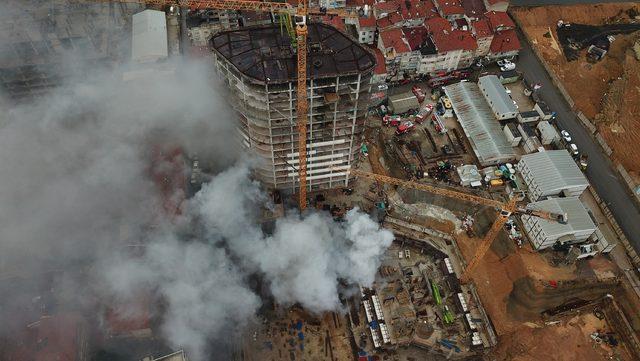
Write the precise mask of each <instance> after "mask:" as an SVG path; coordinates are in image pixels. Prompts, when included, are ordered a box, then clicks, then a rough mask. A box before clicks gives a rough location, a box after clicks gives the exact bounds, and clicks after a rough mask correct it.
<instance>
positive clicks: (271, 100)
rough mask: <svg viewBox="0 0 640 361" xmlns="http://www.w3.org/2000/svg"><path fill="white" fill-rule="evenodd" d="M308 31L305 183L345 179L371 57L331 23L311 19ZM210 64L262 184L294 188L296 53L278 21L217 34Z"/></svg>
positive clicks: (356, 145) (323, 184) (360, 125)
mask: <svg viewBox="0 0 640 361" xmlns="http://www.w3.org/2000/svg"><path fill="white" fill-rule="evenodd" d="M308 27H309V37H308V51H309V54H308V61H307V63H308V74H309V79H308V94H307V96H308V101H309V114H308V130H307V154H308V158H307V174H308V176H307V185H308V187H309V189H310V190H316V189H322V188H331V187H337V186H346V185H348V183H349V176H348V174H347V172H346V170H348V169H349V168H350V167H351V164H352V163H353V162H354V160H355V159H356V158H357V156H358V154H359V150H360V145H361V144H360V140H361V137H362V133H363V131H364V123H365V114H366V112H367V105H368V101H369V92H370V79H371V76H372V72H373V70H374V67H375V64H376V59H375V56H374V55H373V54H372V53H371V52H370V51H369V50H368V49H366V48H364V47H363V46H361V45H360V44H358V43H357V42H355V41H353V40H352V39H351V38H350V37H348V36H346V35H345V34H344V33H343V32H341V31H338V30H336V29H335V28H334V27H332V26H329V25H326V24H321V23H311V24H309V25H308ZM212 45H213V49H214V56H215V63H216V67H217V70H218V72H219V74H220V75H221V77H222V78H223V80H224V81H225V83H226V84H227V86H228V87H229V89H230V97H231V105H232V106H233V107H234V108H235V109H236V110H237V112H238V114H239V119H238V126H237V131H238V135H239V139H240V141H241V143H242V144H243V146H244V148H246V149H247V150H248V151H249V152H250V153H252V154H254V155H255V156H257V158H258V159H260V162H259V165H258V166H257V167H256V171H255V175H256V177H257V178H258V179H259V180H261V181H262V182H263V183H264V184H265V185H266V186H267V187H269V188H275V189H281V190H292V189H295V188H296V187H298V172H297V170H296V169H297V166H298V164H299V160H298V131H297V124H296V123H297V122H296V84H297V78H296V73H297V67H296V54H295V51H294V49H293V48H292V47H291V46H290V40H289V38H288V36H287V35H286V33H285V34H283V33H281V32H280V28H279V27H277V26H262V27H255V28H244V29H241V30H235V31H225V32H221V33H218V34H217V35H215V36H214V37H213V39H212Z"/></svg>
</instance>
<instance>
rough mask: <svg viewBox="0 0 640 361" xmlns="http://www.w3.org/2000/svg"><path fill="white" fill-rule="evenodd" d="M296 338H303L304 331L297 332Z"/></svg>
mask: <svg viewBox="0 0 640 361" xmlns="http://www.w3.org/2000/svg"><path fill="white" fill-rule="evenodd" d="M298 339H300V340H304V333H302V332H298Z"/></svg>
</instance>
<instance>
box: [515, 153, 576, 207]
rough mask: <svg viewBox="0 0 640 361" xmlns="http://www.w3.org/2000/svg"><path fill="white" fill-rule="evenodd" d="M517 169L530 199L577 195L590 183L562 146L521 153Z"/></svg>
mask: <svg viewBox="0 0 640 361" xmlns="http://www.w3.org/2000/svg"><path fill="white" fill-rule="evenodd" d="M516 169H517V170H518V172H520V174H521V175H522V178H523V180H524V182H525V184H526V185H527V188H528V193H527V194H528V196H529V199H531V200H532V201H538V200H541V199H544V198H545V197H549V196H565V197H573V196H579V195H580V194H582V192H583V191H584V190H585V189H587V187H588V186H589V182H588V181H587V179H586V178H585V176H584V174H583V173H582V172H581V171H580V168H578V165H577V164H576V162H575V161H574V160H573V158H572V157H571V155H570V154H569V153H568V152H567V151H566V150H564V149H561V150H547V151H544V152H537V153H532V154H527V155H523V156H522V158H521V159H520V162H518V164H517V165H516Z"/></svg>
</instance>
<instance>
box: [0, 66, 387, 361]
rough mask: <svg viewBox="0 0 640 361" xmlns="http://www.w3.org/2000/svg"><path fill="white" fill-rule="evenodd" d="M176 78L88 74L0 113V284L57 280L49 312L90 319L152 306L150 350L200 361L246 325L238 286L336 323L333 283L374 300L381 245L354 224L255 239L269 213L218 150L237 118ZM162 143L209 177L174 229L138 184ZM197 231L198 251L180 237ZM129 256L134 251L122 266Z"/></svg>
mask: <svg viewBox="0 0 640 361" xmlns="http://www.w3.org/2000/svg"><path fill="white" fill-rule="evenodd" d="M174 65H175V67H176V69H178V70H177V73H176V74H175V75H166V74H165V75H158V76H145V77H144V79H143V80H137V81H130V82H123V81H122V80H121V79H122V76H121V73H120V72H112V71H107V72H97V73H96V74H92V76H90V77H87V78H80V79H72V80H71V81H70V82H69V83H68V84H66V85H64V86H62V87H61V88H60V89H57V90H55V91H53V92H52V93H51V94H50V95H48V96H46V97H44V98H42V99H40V100H37V101H34V102H31V103H27V104H19V105H18V104H13V103H12V101H10V100H7V99H4V100H2V101H0V107H2V108H1V109H0V242H1V243H0V247H1V249H0V274H1V275H2V277H0V280H7V279H36V280H38V279H41V278H44V277H45V276H46V274H48V273H49V272H51V271H52V270H56V271H61V272H62V274H63V276H61V279H60V280H59V282H58V283H57V284H56V285H55V287H56V289H58V290H63V291H60V292H63V293H64V294H62V295H57V297H58V302H60V300H64V302H69V303H68V304H64V305H58V306H63V308H65V309H74V308H86V307H93V308H94V309H95V310H97V311H98V312H101V309H100V308H99V307H103V306H105V305H104V302H103V301H104V300H106V302H108V301H109V300H127V299H129V298H131V297H133V296H134V295H136V294H137V293H138V291H140V290H144V291H145V292H149V293H150V294H151V295H153V296H154V299H153V301H157V302H159V303H161V304H162V305H163V307H162V310H163V312H162V314H160V315H156V316H158V318H159V319H161V321H162V325H161V332H162V335H163V336H164V337H165V338H166V340H167V342H168V343H169V344H171V345H172V346H175V347H185V348H186V349H187V350H188V352H189V354H190V358H191V359H193V360H195V361H198V360H204V359H206V358H207V357H210V356H211V354H210V351H211V350H210V349H209V346H208V345H209V343H210V342H211V340H216V339H224V338H225V334H226V332H227V330H228V328H230V327H232V326H237V327H241V326H242V325H243V323H244V322H246V321H247V320H249V319H250V318H251V317H252V316H253V315H254V314H255V313H256V311H257V309H258V308H259V306H260V299H259V296H258V295H256V294H255V292H254V291H252V290H251V289H250V287H249V286H248V282H247V279H248V278H249V277H251V276H253V275H256V274H257V275H259V276H261V277H263V278H264V280H265V281H266V282H267V283H268V285H269V289H270V291H271V293H272V295H273V296H274V298H275V300H276V301H277V302H279V303H281V304H284V305H288V304H293V303H300V304H302V305H303V306H304V307H306V308H307V309H308V310H310V311H314V312H322V311H326V310H336V309H340V307H341V305H340V301H339V299H338V289H339V284H340V281H341V280H344V281H346V282H347V283H361V284H370V283H371V282H372V281H373V279H374V275H375V272H376V270H377V268H378V266H379V258H380V255H381V254H382V252H384V250H385V249H386V248H387V247H388V246H389V244H390V243H391V241H392V239H393V236H392V234H391V233H390V232H389V231H386V230H382V229H380V228H379V226H378V225H377V224H376V223H375V222H373V221H372V220H371V219H369V218H368V216H366V215H365V214H363V213H361V212H359V211H358V210H352V211H350V212H349V213H348V214H347V216H346V218H345V221H344V222H343V223H336V222H334V221H333V220H332V219H331V217H329V216H328V215H327V214H324V213H317V212H311V213H309V214H306V215H304V216H300V215H299V214H297V212H296V211H294V210H290V211H289V212H288V216H286V217H284V218H282V219H280V220H278V221H277V223H276V227H275V230H274V231H273V233H272V234H264V233H263V232H262V230H261V228H260V225H259V219H258V213H259V205H260V204H262V203H265V202H267V197H266V196H265V193H264V191H263V190H262V189H261V188H260V185H259V184H258V183H257V182H255V181H252V180H251V177H250V174H251V171H250V164H251V163H250V162H247V161H245V160H240V159H239V158H238V157H237V154H238V152H237V150H236V148H234V143H233V142H231V141H230V140H231V139H232V136H231V134H234V132H235V130H234V129H233V126H234V121H235V118H234V115H233V114H232V112H231V111H230V106H229V105H228V104H226V103H225V102H224V96H223V91H222V90H220V88H219V87H217V86H216V85H215V83H214V82H212V80H211V79H210V78H209V76H208V75H207V74H209V72H210V70H211V69H209V68H208V67H207V65H205V64H199V63H195V62H186V61H179V62H176V63H175V64H174ZM158 139H160V140H161V141H163V142H169V143H171V145H178V146H180V147H182V148H183V149H184V150H185V152H186V153H187V154H191V153H197V154H198V155H199V157H200V159H201V160H202V162H203V163H204V164H207V165H208V167H209V168H210V169H212V170H215V171H216V172H217V174H214V175H212V178H211V181H210V182H209V183H208V184H205V185H204V187H203V189H202V190H201V191H200V192H199V193H198V194H196V196H195V197H194V198H193V199H192V200H190V201H188V202H187V204H186V205H185V212H184V214H183V218H184V219H182V220H181V221H180V222H171V221H169V220H166V219H164V220H163V218H162V210H161V208H162V206H161V204H162V195H161V194H160V192H159V191H158V189H157V185H156V184H154V182H153V180H152V179H151V177H150V176H149V164H150V150H149V148H150V146H151V145H152V144H153V143H154V142H156V141H158ZM221 170H222V171H221ZM150 225H155V227H153V228H150V227H149V226H150ZM195 228H199V229H200V228H201V229H202V230H201V231H200V230H199V231H197V232H194V233H195V234H197V237H195V238H194V237H185V236H184V234H185V233H189V232H186V231H192V230H193V229H195ZM186 238H188V239H186ZM130 244H135V245H137V246H140V245H141V247H138V249H143V251H142V252H141V253H140V254H137V255H135V256H131V255H130V254H129V253H130V252H128V250H129V248H128V247H127V245H130ZM87 274H88V275H87ZM77 275H82V276H77ZM80 280H82V281H80ZM0 289H4V285H3V284H0ZM81 291H82V292H81ZM14 296H15V295H10V294H9V293H4V294H3V295H1V296H0V305H2V307H0V324H2V325H10V324H12V322H13V321H14V318H15V313H16V312H15V310H21V309H22V308H21V305H20V303H24V302H23V299H22V298H19V297H14ZM14 306H15V307H14ZM84 310H85V311H86V309H84ZM94 313H95V312H94ZM25 318H27V319H28V317H27V316H25ZM21 321H22V320H21ZM18 325H21V323H19V322H18ZM3 328H4V329H5V331H8V332H7V333H6V334H3V333H2V332H0V337H2V336H5V337H6V336H7V335H8V336H9V337H10V333H11V332H10V330H11V327H3ZM219 359H225V357H224V356H220V358H219Z"/></svg>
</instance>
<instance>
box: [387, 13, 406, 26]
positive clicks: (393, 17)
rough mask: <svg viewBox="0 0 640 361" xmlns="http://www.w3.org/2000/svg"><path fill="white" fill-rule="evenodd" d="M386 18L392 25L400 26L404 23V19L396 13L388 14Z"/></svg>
mask: <svg viewBox="0 0 640 361" xmlns="http://www.w3.org/2000/svg"><path fill="white" fill-rule="evenodd" d="M388 18H389V21H390V22H391V24H393V25H400V24H401V23H402V22H403V21H404V18H403V17H402V15H400V13H398V12H395V13H391V14H389V16H388Z"/></svg>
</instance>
